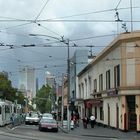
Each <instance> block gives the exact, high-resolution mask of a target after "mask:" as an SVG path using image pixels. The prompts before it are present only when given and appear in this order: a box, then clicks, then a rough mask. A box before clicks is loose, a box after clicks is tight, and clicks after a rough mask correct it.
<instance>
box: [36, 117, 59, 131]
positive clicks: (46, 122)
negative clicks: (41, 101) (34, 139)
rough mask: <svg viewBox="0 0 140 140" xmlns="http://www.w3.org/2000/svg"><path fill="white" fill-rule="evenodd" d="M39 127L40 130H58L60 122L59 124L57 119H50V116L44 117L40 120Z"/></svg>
mask: <svg viewBox="0 0 140 140" xmlns="http://www.w3.org/2000/svg"><path fill="white" fill-rule="evenodd" d="M38 129H39V130H40V131H42V130H49V131H54V132H58V124H57V121H56V120H54V119H48V118H45V117H44V118H43V117H42V118H41V120H40V122H39V127H38Z"/></svg>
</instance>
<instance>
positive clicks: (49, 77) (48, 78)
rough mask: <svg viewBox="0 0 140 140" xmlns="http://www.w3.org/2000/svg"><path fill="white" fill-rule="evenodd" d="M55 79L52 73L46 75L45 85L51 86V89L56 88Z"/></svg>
mask: <svg viewBox="0 0 140 140" xmlns="http://www.w3.org/2000/svg"><path fill="white" fill-rule="evenodd" d="M55 83H56V82H55V77H54V75H52V74H51V73H50V72H48V71H47V72H46V73H45V85H49V86H50V87H51V88H54V87H55Z"/></svg>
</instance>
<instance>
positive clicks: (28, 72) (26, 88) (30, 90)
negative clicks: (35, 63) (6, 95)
mask: <svg viewBox="0 0 140 140" xmlns="http://www.w3.org/2000/svg"><path fill="white" fill-rule="evenodd" d="M19 90H20V91H22V92H23V93H24V95H25V96H26V97H27V98H29V99H32V97H34V96H36V77H35V69H34V68H32V67H29V66H26V67H24V68H22V69H21V70H20V71H19Z"/></svg>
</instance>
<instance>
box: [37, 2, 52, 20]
mask: <svg viewBox="0 0 140 140" xmlns="http://www.w3.org/2000/svg"><path fill="white" fill-rule="evenodd" d="M49 1H50V0H47V1H46V3H45V5H44V6H43V7H42V9H41V10H40V12H39V14H38V15H37V16H36V18H35V20H34V21H35V22H36V21H37V19H38V18H39V16H40V15H41V13H42V12H43V10H44V8H45V7H46V5H47V4H48V2H49Z"/></svg>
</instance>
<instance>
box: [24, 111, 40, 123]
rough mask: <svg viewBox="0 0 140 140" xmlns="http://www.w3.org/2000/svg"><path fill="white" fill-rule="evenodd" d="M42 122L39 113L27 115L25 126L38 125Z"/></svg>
mask: <svg viewBox="0 0 140 140" xmlns="http://www.w3.org/2000/svg"><path fill="white" fill-rule="evenodd" d="M39 121H40V118H39V115H38V114H37V113H27V114H26V118H25V124H38V123H39Z"/></svg>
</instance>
